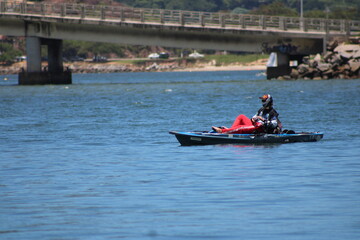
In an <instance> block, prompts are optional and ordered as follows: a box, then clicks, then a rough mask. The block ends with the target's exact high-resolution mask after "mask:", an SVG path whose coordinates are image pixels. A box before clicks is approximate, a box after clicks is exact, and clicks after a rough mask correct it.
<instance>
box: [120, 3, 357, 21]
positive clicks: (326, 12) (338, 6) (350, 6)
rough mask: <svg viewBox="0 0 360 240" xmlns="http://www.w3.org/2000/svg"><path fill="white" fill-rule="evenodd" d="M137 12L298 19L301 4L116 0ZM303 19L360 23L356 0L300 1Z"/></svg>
mask: <svg viewBox="0 0 360 240" xmlns="http://www.w3.org/2000/svg"><path fill="white" fill-rule="evenodd" d="M116 1H117V2H119V3H122V4H125V5H128V6H131V7H138V8H158V9H173V10H188V11H206V12H231V13H237V14H264V15H281V16H299V15H300V2H301V0H196V1H194V0H116ZM303 11H304V17H314V18H326V17H328V18H339V19H352V20H356V19H357V20H360V1H359V0H311V1H306V0H303Z"/></svg>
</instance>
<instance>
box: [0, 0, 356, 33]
mask: <svg viewBox="0 0 360 240" xmlns="http://www.w3.org/2000/svg"><path fill="white" fill-rule="evenodd" d="M0 14H2V15H32V16H38V15H39V16H50V17H62V18H79V19H94V20H103V21H105V20H108V21H119V22H140V23H145V24H164V25H176V26H194V27H207V28H235V29H259V30H265V29H266V30H275V31H276V30H278V31H302V32H325V33H326V32H340V33H343V34H350V33H351V32H355V33H359V32H360V21H352V20H339V19H319V18H294V17H279V16H264V15H244V14H228V13H211V12H194V11H178V10H164V9H145V8H128V7H118V6H106V5H103V6H100V5H84V4H68V3H66V4H48V3H30V2H14V1H11V2H8V1H0Z"/></svg>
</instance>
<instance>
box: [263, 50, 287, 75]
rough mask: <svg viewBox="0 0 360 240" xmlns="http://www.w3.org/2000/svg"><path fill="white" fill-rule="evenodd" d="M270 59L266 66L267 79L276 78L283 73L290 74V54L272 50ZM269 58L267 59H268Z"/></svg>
mask: <svg viewBox="0 0 360 240" xmlns="http://www.w3.org/2000/svg"><path fill="white" fill-rule="evenodd" d="M270 59H271V60H272V61H269V62H268V65H267V68H266V77H267V79H272V78H277V77H280V76H284V75H290V73H291V67H290V55H289V54H286V53H280V52H276V53H275V52H274V53H271V56H270ZM270 59H269V60H270ZM270 62H271V63H270Z"/></svg>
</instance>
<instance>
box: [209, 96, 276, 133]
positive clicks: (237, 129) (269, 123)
mask: <svg viewBox="0 0 360 240" xmlns="http://www.w3.org/2000/svg"><path fill="white" fill-rule="evenodd" d="M259 99H261V102H262V107H261V108H260V109H259V110H258V111H257V113H256V114H255V115H254V116H253V117H252V118H251V119H249V118H248V117H246V116H245V115H243V114H240V115H239V116H237V118H236V119H235V121H234V123H233V125H232V126H231V127H230V128H227V127H212V129H213V130H214V131H216V132H217V133H238V134H251V133H280V132H281V128H282V124H281V122H280V120H279V114H278V113H277V112H276V110H275V109H274V108H273V98H272V96H271V95H270V94H265V95H263V96H262V97H259Z"/></svg>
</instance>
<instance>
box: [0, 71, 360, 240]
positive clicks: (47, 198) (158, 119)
mask: <svg viewBox="0 0 360 240" xmlns="http://www.w3.org/2000/svg"><path fill="white" fill-rule="evenodd" d="M5 77H6V78H7V81H5V80H3V79H4V78H5ZM16 78H17V76H1V79H0V114H1V115H0V116H1V121H0V150H1V151H0V203H1V204H0V239H14V240H15V239H16V240H19V239H42V240H44V239H64V240H67V239H69V240H70V239H87V240H88V239H139V240H147V239H152V240H153V239H159V240H163V239H220V240H222V239H245V240H246V239H267V240H269V239H274V240H279V239H286V240H289V239H290V240H292V239H301V240H304V239H309V240H310V239H311V240H313V239H316V240H332V239H333V240H339V239H346V240H352V239H354V240H355V239H356V240H357V239H360V113H359V112H360V80H359V79H357V80H328V81H306V80H298V81H277V80H275V81H267V80H265V76H264V75H263V74H262V73H261V72H259V71H245V72H193V73H191V72H187V73H185V72H183V73H176V72H170V73H119V74H84V75H73V84H72V85H60V86H53V85H46V86H17V85H16V83H17V79H16ZM265 93H270V94H272V95H273V96H274V100H275V108H276V109H277V110H278V112H279V113H280V119H281V120H282V122H283V124H284V126H285V128H287V129H293V130H297V131H301V130H303V131H322V132H324V134H325V135H324V139H323V140H321V141H320V142H315V143H293V144H283V145H263V146H253V145H248V146H244V145H216V146H195V147H181V146H179V143H178V142H177V140H176V139H175V137H174V136H173V135H170V134H168V131H169V130H181V131H190V130H210V127H211V126H212V125H216V126H221V125H227V126H228V125H231V123H232V121H233V119H234V118H235V117H236V116H237V115H238V114H240V113H243V114H246V115H247V116H252V115H253V114H255V112H256V111H257V109H258V108H259V107H260V102H259V99H258V97H259V96H261V95H263V94H265Z"/></svg>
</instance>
